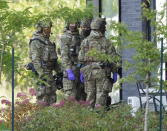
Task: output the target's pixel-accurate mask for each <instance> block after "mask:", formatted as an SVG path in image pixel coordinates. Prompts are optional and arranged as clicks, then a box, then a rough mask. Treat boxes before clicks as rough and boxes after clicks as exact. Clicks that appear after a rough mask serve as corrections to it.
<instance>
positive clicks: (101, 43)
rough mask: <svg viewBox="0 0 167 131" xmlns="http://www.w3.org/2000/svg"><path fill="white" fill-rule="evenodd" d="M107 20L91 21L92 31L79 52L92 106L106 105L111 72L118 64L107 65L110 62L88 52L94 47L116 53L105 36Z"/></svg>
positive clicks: (104, 52)
mask: <svg viewBox="0 0 167 131" xmlns="http://www.w3.org/2000/svg"><path fill="white" fill-rule="evenodd" d="M105 25H106V21H105V19H103V18H97V19H94V20H93V21H92V23H91V33H90V35H89V36H88V37H87V38H86V39H84V40H83V42H82V44H81V50H80V52H79V57H78V59H79V61H80V63H81V64H83V67H82V68H81V73H80V74H81V75H80V79H81V81H84V85H85V92H86V94H87V98H86V100H87V101H89V102H90V104H91V107H92V108H94V107H95V106H96V105H99V104H100V105H101V106H106V102H107V96H108V93H109V92H111V90H112V85H113V82H115V80H116V79H115V78H114V79H113V80H112V81H111V79H110V78H111V72H115V71H116V66H115V65H114V64H112V66H107V65H109V64H107V63H108V62H106V61H102V60H101V59H98V57H96V56H89V55H88V52H89V51H91V50H92V49H96V51H98V52H100V53H103V54H106V55H109V56H111V57H113V56H115V55H116V50H115V48H114V47H113V45H112V43H110V41H109V40H107V39H106V38H105V36H104V33H105V30H106V27H105Z"/></svg>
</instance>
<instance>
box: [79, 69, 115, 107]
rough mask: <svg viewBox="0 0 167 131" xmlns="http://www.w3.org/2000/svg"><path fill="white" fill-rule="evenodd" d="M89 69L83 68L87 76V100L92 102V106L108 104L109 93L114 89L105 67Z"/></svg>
mask: <svg viewBox="0 0 167 131" xmlns="http://www.w3.org/2000/svg"><path fill="white" fill-rule="evenodd" d="M86 68H87V67H86ZM86 68H85V69H86ZM87 69H88V70H87ZM87 69H86V70H82V71H83V73H84V77H85V82H84V84H85V92H86V94H87V97H86V100H87V101H89V102H90V106H91V107H92V108H94V107H95V106H96V105H101V106H106V104H107V97H108V93H109V92H110V91H111V90H112V83H111V81H110V80H109V79H108V78H107V76H106V73H105V70H104V69H101V68H95V69H93V68H87Z"/></svg>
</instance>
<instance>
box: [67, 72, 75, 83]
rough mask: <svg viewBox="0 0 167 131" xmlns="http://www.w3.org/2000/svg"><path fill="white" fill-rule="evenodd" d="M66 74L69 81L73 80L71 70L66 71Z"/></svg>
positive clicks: (73, 76)
mask: <svg viewBox="0 0 167 131" xmlns="http://www.w3.org/2000/svg"><path fill="white" fill-rule="evenodd" d="M66 72H67V77H68V79H69V80H75V75H74V73H73V71H72V70H71V69H68V70H66Z"/></svg>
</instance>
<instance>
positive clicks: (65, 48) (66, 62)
mask: <svg viewBox="0 0 167 131" xmlns="http://www.w3.org/2000/svg"><path fill="white" fill-rule="evenodd" d="M60 41H61V58H62V65H63V67H64V68H65V69H71V68H72V64H71V59H70V58H69V44H70V43H69V38H67V37H65V36H62V37H61V39H60Z"/></svg>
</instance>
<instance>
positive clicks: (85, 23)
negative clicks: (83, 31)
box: [80, 18, 92, 28]
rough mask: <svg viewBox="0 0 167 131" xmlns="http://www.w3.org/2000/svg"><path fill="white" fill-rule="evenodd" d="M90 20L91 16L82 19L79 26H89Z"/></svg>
mask: <svg viewBox="0 0 167 131" xmlns="http://www.w3.org/2000/svg"><path fill="white" fill-rule="evenodd" d="M91 21H92V19H91V18H89V19H84V20H82V21H81V24H80V27H83V28H90V24H91Z"/></svg>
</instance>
